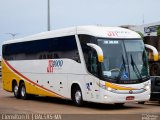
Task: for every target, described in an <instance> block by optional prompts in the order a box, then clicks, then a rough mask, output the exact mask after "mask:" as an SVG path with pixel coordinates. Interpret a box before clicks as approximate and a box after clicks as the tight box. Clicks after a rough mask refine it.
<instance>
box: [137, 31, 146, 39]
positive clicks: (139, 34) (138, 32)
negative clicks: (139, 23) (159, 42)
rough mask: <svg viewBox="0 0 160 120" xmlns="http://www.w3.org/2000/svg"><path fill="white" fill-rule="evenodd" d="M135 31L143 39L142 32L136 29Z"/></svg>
mask: <svg viewBox="0 0 160 120" xmlns="http://www.w3.org/2000/svg"><path fill="white" fill-rule="evenodd" d="M136 32H137V33H138V34H139V35H140V36H141V38H142V39H144V35H143V33H141V32H140V31H136Z"/></svg>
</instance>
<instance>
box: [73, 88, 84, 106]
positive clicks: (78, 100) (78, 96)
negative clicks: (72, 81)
mask: <svg viewBox="0 0 160 120" xmlns="http://www.w3.org/2000/svg"><path fill="white" fill-rule="evenodd" d="M72 100H73V102H74V103H75V105H76V106H82V104H83V98H82V92H81V89H80V88H79V87H78V86H76V87H75V89H74V90H73V95H72Z"/></svg>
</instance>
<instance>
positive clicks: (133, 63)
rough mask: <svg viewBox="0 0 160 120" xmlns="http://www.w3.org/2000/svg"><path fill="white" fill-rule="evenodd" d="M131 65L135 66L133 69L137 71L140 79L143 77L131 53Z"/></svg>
mask: <svg viewBox="0 0 160 120" xmlns="http://www.w3.org/2000/svg"><path fill="white" fill-rule="evenodd" d="M131 65H132V67H133V71H134V72H135V74H136V76H137V77H138V78H139V79H142V75H141V73H140V72H139V70H138V67H137V65H136V64H135V62H134V60H133V57H132V55H131Z"/></svg>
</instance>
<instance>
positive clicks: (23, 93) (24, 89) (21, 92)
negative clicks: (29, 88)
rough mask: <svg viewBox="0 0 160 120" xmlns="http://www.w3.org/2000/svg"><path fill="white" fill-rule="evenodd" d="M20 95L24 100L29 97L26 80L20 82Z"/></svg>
mask: <svg viewBox="0 0 160 120" xmlns="http://www.w3.org/2000/svg"><path fill="white" fill-rule="evenodd" d="M20 95H21V98H22V99H24V100H25V99H27V93H26V87H25V84H24V82H22V83H21V84H20Z"/></svg>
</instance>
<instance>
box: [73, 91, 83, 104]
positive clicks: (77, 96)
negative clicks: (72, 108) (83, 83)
mask: <svg viewBox="0 0 160 120" xmlns="http://www.w3.org/2000/svg"><path fill="white" fill-rule="evenodd" d="M81 97H82V96H81V92H80V91H79V90H78V91H76V93H75V100H76V103H78V104H79V103H80V102H81Z"/></svg>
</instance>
